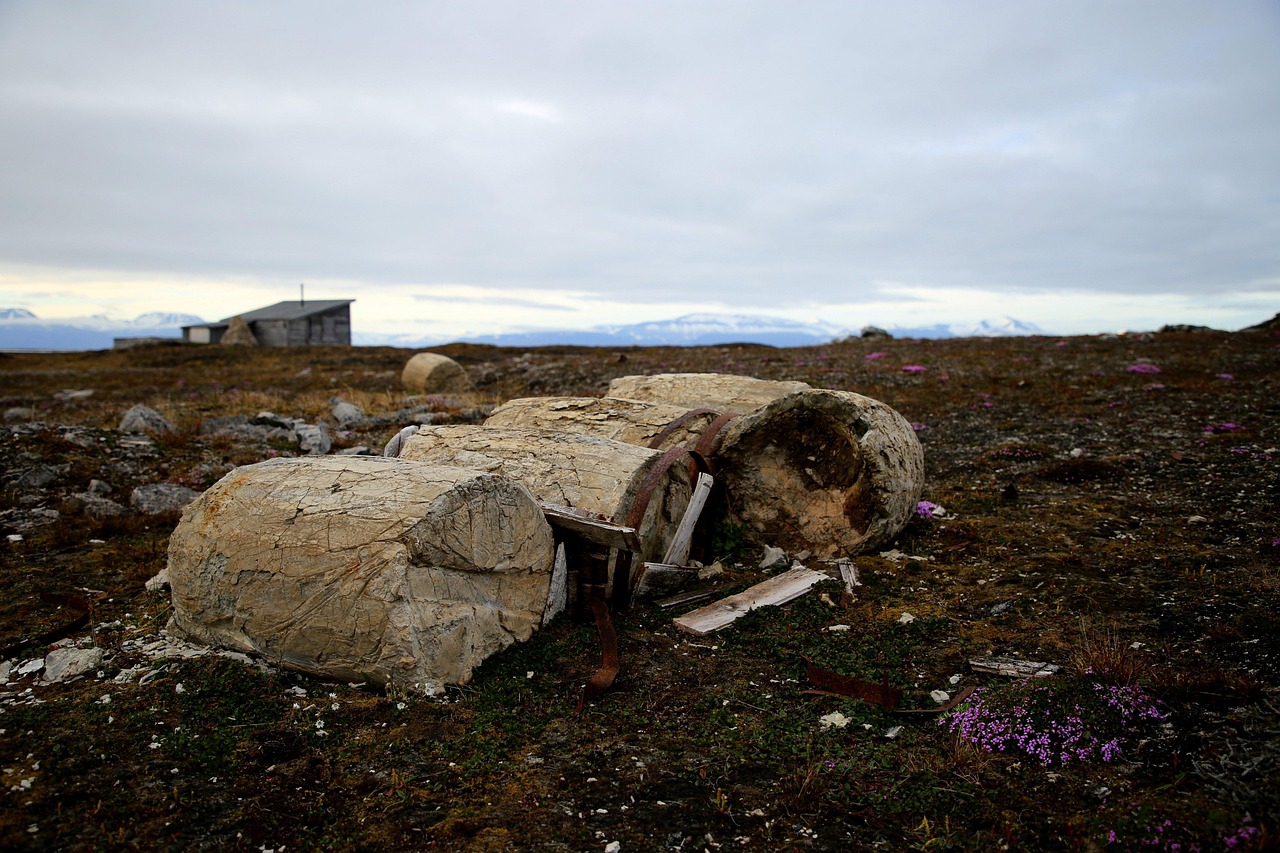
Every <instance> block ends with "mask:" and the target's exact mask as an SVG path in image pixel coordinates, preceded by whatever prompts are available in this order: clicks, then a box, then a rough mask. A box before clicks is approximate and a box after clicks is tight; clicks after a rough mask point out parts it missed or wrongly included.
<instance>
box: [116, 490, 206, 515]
mask: <svg viewBox="0 0 1280 853" xmlns="http://www.w3.org/2000/svg"><path fill="white" fill-rule="evenodd" d="M198 497H200V493H199V492H197V491H195V490H194V489H188V488H187V487H186V486H179V485H177V484H176V483H151V484H150V485H147V486H138V488H136V489H134V490H133V494H131V495H130V496H129V505H130V506H132V507H133V508H134V509H136V510H137V511H138V512H141V513H143V514H145V515H155V514H156V513H161V512H178V511H180V510H181V509H182V508H183V507H185V506H186V505H187V504H189V503H191V502H192V501H193V500H195V499H196V498H198Z"/></svg>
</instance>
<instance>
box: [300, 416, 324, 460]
mask: <svg viewBox="0 0 1280 853" xmlns="http://www.w3.org/2000/svg"><path fill="white" fill-rule="evenodd" d="M294 432H295V433H296V434H297V436H298V449H299V450H301V451H302V452H304V453H306V454H307V455H308V456H324V455H325V454H326V453H328V452H329V448H331V447H332V446H333V440H332V439H331V438H329V431H328V430H327V429H325V428H324V424H300V425H299V426H296V427H294Z"/></svg>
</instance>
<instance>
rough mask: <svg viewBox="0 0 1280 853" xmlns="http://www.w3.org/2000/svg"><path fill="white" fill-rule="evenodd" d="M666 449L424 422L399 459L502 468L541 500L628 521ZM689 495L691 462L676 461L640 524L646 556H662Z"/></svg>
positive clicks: (535, 431)
mask: <svg viewBox="0 0 1280 853" xmlns="http://www.w3.org/2000/svg"><path fill="white" fill-rule="evenodd" d="M661 457H662V454H661V453H659V452H658V451H656V450H648V449H646V448H642V447H636V446H634V445H631V444H623V443H622V442H618V441H611V440H609V439H605V438H596V437H594V436H588V435H571V434H568V433H563V432H553V431H551V430H539V429H520V428H515V427H506V428H504V427H489V426H437V427H422V428H420V429H419V430H418V432H416V433H415V434H413V435H410V436H408V437H407V438H405V439H404V441H403V444H402V446H401V449H400V458H401V459H411V460H416V461H419V462H430V463H432V464H434V465H457V466H459V467H463V468H473V469H475V470H478V471H491V472H493V473H497V474H502V475H503V476H506V477H510V478H512V479H514V480H516V481H518V482H520V483H522V484H524V486H525V487H526V488H528V489H529V491H530V492H532V493H533V494H534V496H535V497H537V498H538V500H541V501H546V502H547V503H552V504H558V505H560V506H567V507H572V508H575V509H580V510H584V511H586V512H590V513H595V514H598V515H601V516H604V517H605V518H607V519H612V520H614V521H616V522H618V523H623V522H625V520H626V518H627V516H628V515H629V513H630V512H631V507H632V504H633V502H634V501H635V499H636V497H637V495H639V494H640V493H641V486H642V484H643V483H644V481H645V479H646V478H647V477H648V476H649V475H650V473H651V472H653V471H654V469H655V468H656V467H657V466H658V463H659V461H660V460H661ZM655 476H656V475H655ZM689 495H690V485H689V476H688V473H687V471H686V469H685V466H684V465H683V464H675V465H672V466H671V467H670V468H668V469H667V470H666V472H665V473H663V474H662V475H661V477H660V479H659V480H658V485H657V487H656V488H655V489H654V491H653V496H652V499H651V500H650V501H649V503H648V506H647V508H646V509H645V513H644V516H643V518H642V519H641V520H640V522H639V523H638V524H636V525H634V526H635V527H636V529H637V531H638V533H639V535H640V539H641V542H642V543H643V545H644V557H645V559H646V560H660V559H661V558H662V555H663V554H664V553H665V552H666V549H667V546H668V545H670V544H671V538H672V537H673V536H674V535H675V531H676V527H677V525H679V523H680V519H681V517H682V516H683V515H684V511H685V508H686V507H687V506H688V504H689Z"/></svg>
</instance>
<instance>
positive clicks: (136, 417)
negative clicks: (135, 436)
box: [117, 403, 178, 435]
mask: <svg viewBox="0 0 1280 853" xmlns="http://www.w3.org/2000/svg"><path fill="white" fill-rule="evenodd" d="M117 429H118V430H119V431H120V432H137V433H146V434H148V435H169V434H171V433H175V432H177V431H178V428H177V427H176V426H174V425H173V422H172V421H170V420H169V419H168V418H166V417H165V416H164V415H162V414H160V413H159V412H157V411H156V410H155V409H153V408H151V407H150V406H144V405H142V404H141V403H139V404H137V405H136V406H133V407H132V408H130V409H129V411H127V412H125V413H124V415H123V416H122V417H121V418H120V426H119V427H117Z"/></svg>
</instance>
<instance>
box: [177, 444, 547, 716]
mask: <svg viewBox="0 0 1280 853" xmlns="http://www.w3.org/2000/svg"><path fill="white" fill-rule="evenodd" d="M553 559H554V547H553V543H552V536H551V529H550V527H549V526H548V524H547V522H546V520H545V519H544V518H543V515H542V512H541V510H540V508H539V507H538V504H537V503H536V502H535V500H534V499H533V497H532V496H531V495H530V494H529V493H528V491H527V490H526V489H524V488H523V487H522V486H520V485H519V484H517V483H515V482H513V481H512V480H510V479H507V478H504V477H500V476H495V475H493V474H488V473H482V472H477V471H474V470H464V469H460V468H447V467H437V466H431V465H424V464H420V463H414V462H407V461H403V460H398V459H386V458H381V457H332V456H330V457H308V458H298V459H272V460H268V461H266V462H260V463H258V464H256V465H248V466H245V467H242V468H237V469H236V470H235V471H232V472H231V473H230V474H228V475H227V476H226V477H224V478H223V479H222V480H220V481H219V482H218V483H216V484H214V485H213V487H211V488H210V489H208V490H207V491H206V492H205V493H204V494H203V495H202V496H201V497H200V499H199V500H197V501H195V502H194V503H193V504H191V505H190V506H189V507H187V509H186V510H185V511H184V513H183V516H182V521H181V522H180V523H179V524H178V527H177V529H176V530H175V531H174V533H173V536H172V537H171V539H170V544H169V562H168V576H169V582H170V584H171V587H172V596H173V609H174V615H173V619H172V620H171V621H170V623H169V629H170V631H171V632H172V633H174V634H176V635H178V636H180V637H183V638H185V639H190V640H195V641H199V642H203V643H208V644H212V645H217V646H222V647H225V648H230V649H235V650H237V651H242V652H249V653H253V654H257V655H261V656H263V657H265V658H267V659H269V660H271V661H273V662H275V663H277V664H279V665H282V666H285V667H288V668H291V669H296V670H301V671H304V672H310V673H315V674H317V675H322V676H326V677H329V678H333V679H337V680H341V681H349V682H350V681H367V682H373V683H377V684H392V685H395V686H397V687H400V688H403V689H412V690H417V691H422V692H425V693H428V694H434V693H438V692H439V691H440V690H442V689H443V685H445V684H465V683H466V682H467V681H468V680H469V679H470V678H471V674H472V671H473V670H474V668H475V667H476V666H478V665H479V664H480V663H481V662H482V661H483V660H484V659H485V658H487V657H489V656H490V655H492V654H493V653H495V652H497V651H499V650H500V649H503V648H505V647H506V646H508V645H510V644H512V643H514V642H517V641H523V640H527V639H528V638H529V636H530V635H531V634H532V633H533V631H534V630H535V629H536V628H537V627H538V626H539V624H540V623H541V621H542V617H543V612H544V609H545V607H546V602H547V596H548V592H549V589H550V579H551V570H552V564H553Z"/></svg>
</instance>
